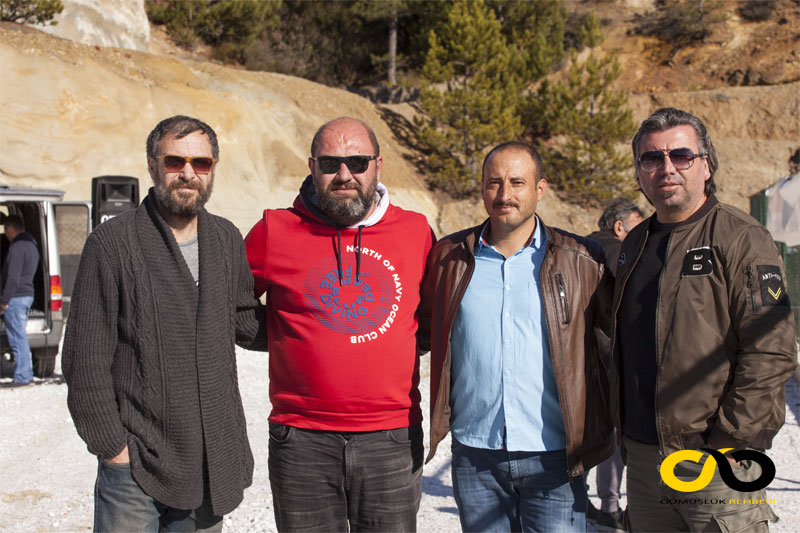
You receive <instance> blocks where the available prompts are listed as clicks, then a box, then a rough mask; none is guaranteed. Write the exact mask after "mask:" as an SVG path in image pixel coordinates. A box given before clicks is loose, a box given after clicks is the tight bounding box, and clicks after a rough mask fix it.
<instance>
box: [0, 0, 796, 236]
mask: <svg viewBox="0 0 800 533" xmlns="http://www.w3.org/2000/svg"><path fill="white" fill-rule="evenodd" d="M570 2H571V6H572V7H576V8H577V7H581V6H583V7H582V8H586V6H584V4H583V3H582V2H579V1H578V0H570ZM64 4H65V11H64V13H62V15H60V16H59V18H58V20H59V24H58V25H57V26H53V27H51V28H48V29H47V31H48V32H53V33H56V34H58V35H61V36H64V37H65V38H67V39H70V40H64V39H60V38H57V37H54V36H51V35H45V34H43V33H42V32H40V31H38V30H36V29H31V28H27V27H24V26H18V25H14V24H8V23H2V24H0V76H2V79H3V88H2V91H0V105H2V108H3V113H2V115H0V147H2V150H0V183H8V184H21V185H32V186H38V187H51V188H60V189H63V190H65V191H67V195H66V198H67V199H71V200H79V199H88V198H89V196H90V191H89V184H90V180H91V178H92V177H93V176H99V175H104V174H112V175H113V174H122V175H132V176H136V177H138V178H139V179H140V182H141V187H142V191H143V192H144V191H146V189H147V188H148V187H149V185H150V178H149V177H148V175H147V171H146V160H145V150H144V144H145V139H146V137H147V134H148V133H149V131H150V130H151V129H152V127H153V126H154V125H155V124H156V123H157V122H158V121H159V120H161V119H162V118H165V117H167V116H171V115H175V114H188V115H192V116H196V117H198V118H201V119H203V120H205V121H206V122H208V123H209V124H211V125H212V127H214V128H215V129H216V130H217V132H218V134H219V138H220V148H221V160H220V164H219V167H218V173H217V183H216V187H215V189H214V195H213V197H212V200H211V202H210V204H209V208H210V210H212V211H213V212H215V213H218V214H220V215H222V216H225V217H227V218H230V219H231V220H233V222H234V223H235V224H237V226H238V227H239V228H240V229H241V230H242V231H243V232H246V231H247V230H248V229H249V228H250V226H252V224H253V223H254V222H255V220H257V219H258V218H259V217H260V215H261V211H262V210H263V209H264V208H266V207H283V206H287V205H290V204H291V202H292V201H293V199H294V197H295V195H296V191H297V188H298V186H299V184H300V182H301V180H302V179H303V177H304V176H306V175H307V173H308V169H307V165H306V160H307V157H308V151H309V144H310V142H311V138H312V136H313V134H314V131H315V130H316V128H317V127H318V126H319V125H320V124H322V123H323V122H325V121H327V120H329V119H331V118H334V117H336V116H340V115H351V116H355V117H357V118H360V119H362V120H364V121H366V122H367V123H369V124H371V125H372V126H373V127H374V128H375V130H376V133H377V135H378V137H379V140H380V142H381V148H382V150H381V151H382V154H383V156H384V171H383V181H384V182H385V183H386V184H387V186H388V187H389V189H390V192H391V195H392V199H393V201H394V202H395V203H396V204H398V205H400V206H402V207H405V208H408V209H414V210H417V211H421V212H423V213H425V214H426V215H427V216H428V219H429V220H430V221H431V224H432V226H433V227H434V229H435V230H436V231H437V232H438V233H439V234H440V235H442V234H446V233H449V232H452V231H455V230H458V229H461V228H463V227H466V226H467V225H471V224H475V223H477V222H478V221H480V220H482V219H483V218H484V216H485V212H484V210H483V206H482V204H481V202H480V200H479V199H475V200H473V201H459V202H454V201H452V200H448V199H446V198H444V197H441V196H434V195H433V194H431V192H430V191H429V190H428V189H427V187H426V185H425V183H424V181H423V179H422V178H421V177H420V176H419V174H418V173H417V171H416V170H415V168H414V166H412V165H411V164H410V163H409V160H411V159H413V158H414V157H413V156H414V154H412V153H411V152H410V151H409V148H407V147H406V145H404V144H402V143H401V142H400V141H399V140H398V138H400V137H402V136H403V135H402V133H401V132H399V131H398V132H393V130H392V129H391V128H392V127H395V128H396V124H393V125H391V126H390V124H391V122H392V121H391V120H388V119H387V117H390V116H391V115H392V114H393V111H391V110H389V108H391V107H392V106H386V107H385V108H381V107H377V106H376V105H375V104H373V103H371V102H370V101H368V100H366V99H364V98H361V97H359V96H356V95H354V94H352V93H348V92H345V91H342V90H338V89H333V88H329V87H325V86H322V85H319V84H316V83H312V82H309V81H305V80H302V79H297V78H292V77H290V76H284V75H279V74H271V73H264V72H247V71H242V70H239V69H235V68H230V67H223V66H219V65H216V64H213V63H210V62H208V61H205V60H202V59H198V58H196V57H191V56H188V55H187V54H186V53H184V52H182V51H177V50H175V49H173V48H172V47H171V46H170V45H169V43H168V42H166V40H164V39H162V38H160V37H159V35H160V33H159V31H158V30H157V29H154V31H153V33H152V34H151V32H150V27H149V25H148V23H147V19H146V16H145V14H144V4H143V0H132V1H130V2H127V3H125V6H122V7H120V6H119V4H118V3H115V2H111V1H110V0H65V2H64ZM784 4H786V2H782V3H780V5H781V6H783V5H784ZM652 5H653V3H652V0H617V1H616V2H603V3H599V4H592V6H594V7H598V8H602V9H603V10H604V11H603V12H602V13H601V16H604V17H609V19H610V20H612V22H613V24H611V25H610V26H608V27H607V30H608V37H607V39H606V41H605V44H604V46H607V47H608V48H614V49H619V51H620V53H621V55H620V58H621V61H622V64H623V76H622V78H621V80H620V86H621V87H624V88H625V89H627V90H629V91H631V92H633V93H634V94H633V96H631V99H630V106H631V107H632V109H633V111H634V118H635V120H636V121H637V122H638V121H641V120H643V119H644V118H646V117H647V116H648V115H649V114H650V113H651V112H652V111H654V110H655V109H657V108H658V107H662V106H675V107H680V108H683V109H687V110H689V111H691V112H693V113H695V114H696V115H698V116H699V117H701V118H702V119H703V120H704V121H705V122H706V124H707V125H708V127H709V129H710V131H711V135H712V138H713V140H714V144H715V146H716V148H717V151H718V154H719V159H720V168H719V170H718V174H717V177H716V178H715V180H716V182H717V185H718V190H719V193H718V195H719V197H720V198H721V199H722V200H723V201H726V202H729V203H732V204H734V205H736V206H737V207H739V208H741V209H743V210H745V211H748V210H749V202H748V198H749V196H750V195H752V194H754V193H756V192H758V191H759V190H761V189H763V188H764V187H766V186H767V185H769V184H771V183H773V182H775V181H776V180H777V179H779V178H781V177H782V176H785V175H787V174H789V170H790V167H789V158H790V157H791V156H792V154H794V153H795V152H796V151H797V150H798V149H800V82H797V81H794V82H791V80H792V79H796V76H795V73H797V72H800V68H799V67H798V52H797V47H796V41H792V42H794V43H795V45H794V46H791V43H789V41H787V39H789V40H791V39H790V38H791V37H792V35H794V38H795V39H796V35H797V27H798V21H800V14H799V13H798V11H797V10H796V9H794V10H792V9H786V10H785V13H783V15H782V16H784V18H786V22H784V23H780V24H778V25H777V26H775V25H774V24H773V29H774V31H773V34H772V37H771V39H766V38H763V36H764V35H768V34H769V32H770V31H771V30H770V27H769V25H768V23H764V24H761V25H752V24H745V23H744V22H742V21H740V20H737V19H736V17H735V16H732V17H730V18H729V19H728V20H727V21H726V23H725V25H724V27H722V28H721V32H722V33H723V34H725V35H728V34H730V35H729V37H730V39H727V38H726V37H725V35H722V36H721V37H720V42H716V43H711V44H709V45H708V46H706V47H704V48H702V49H697V50H687V51H686V52H685V53H683V55H679V56H677V57H676V61H675V63H674V64H673V65H672V66H665V65H662V64H659V63H657V62H655V57H654V56H653V51H652V50H653V48H652V46H653V42H644V40H643V39H642V38H640V37H635V36H634V37H629V36H628V29H629V28H630V27H631V25H632V24H633V22H632V21H633V19H634V18H635V15H636V14H637V13H644V12H647V11H649V10H650V9H652ZM787 5H788V4H787ZM590 7H591V6H590ZM787 28H788V30H792V28H793V29H794V30H793V31H794V34H791V31H789V33H788V34H787V33H786V32H787ZM726 39H727V40H726ZM80 43H85V44H80ZM720 43H722V44H720ZM787 43H789V44H788V45H787ZM108 46H114V47H116V48H108ZM126 48H127V49H126ZM144 50H149V51H150V52H152V53H144V52H142V51H144ZM714 54H717V55H716V56H715V55H714ZM715 57H717V58H718V59H714V58H715ZM734 57H739V58H741V59H740V60H741V64H738V63H737V64H733V63H732V61H733V59H732V58H734ZM714 61H716V62H717V63H719V65H722V66H724V69H723V68H722V66H719V67H718V68H717V67H713V68H712V67H711V66H709V65H712V64H713V63H714ZM684 63H686V64H685V65H684ZM731 68H733V69H735V68H739V69H745V70H746V69H748V68H750V69H751V70H752V69H761V70H764V69H768V70H770V72H771V71H773V70H775V71H776V72H777V71H780V72H781V73H782V76H783V77H782V78H780V79H779V80H778V81H779V82H780V83H781V84H779V85H773V86H766V85H761V86H754V87H729V86H728V82H726V81H725V80H724V79H723V78H724V76H723V77H720V76H721V74H720V73H722V74H724V73H723V72H722V70H725V69H731ZM776 69H777V70H776ZM712 71H713V72H716V74H714V76H716V78H714V76H711V74H709V73H711V72H712ZM717 71H719V72H717ZM701 72H704V73H705V74H703V76H704V77H703V76H701ZM726 72H727V70H726ZM793 76H794V77H793ZM692 80H694V81H696V82H697V83H698V84H699V87H707V88H706V89H705V90H699V91H697V90H692V91H690V89H696V88H697V87H694V86H692V83H694V81H692ZM715 80H716V81H715ZM761 83H764V81H763V79H762V82H761ZM667 87H671V88H672V89H671V90H670V91H668V92H665V90H664V89H665V88H667ZM400 106H401V107H402V106H408V104H400ZM394 111H395V112H397V109H394ZM412 112H413V111H412ZM620 148H621V149H623V150H629V147H627V146H621V147H620ZM634 180H635V177H634V174H633V169H631V182H632V183H633V182H634ZM640 203H641V204H642V205H646V201H645V200H644V199H643V198H641V199H640ZM538 211H539V213H540V214H541V215H542V217H543V218H544V220H545V221H546V222H548V223H549V224H552V225H557V226H561V227H564V228H565V229H568V230H570V231H574V232H576V233H580V234H587V233H589V232H591V231H593V230H594V229H595V225H596V221H597V218H598V216H599V210H598V209H586V208H581V207H576V206H573V205H568V204H564V203H563V202H561V201H560V200H559V198H558V196H557V194H556V193H555V192H554V191H553V190H550V191H548V193H547V195H546V196H545V199H544V201H543V202H541V203H540V204H539V208H538Z"/></svg>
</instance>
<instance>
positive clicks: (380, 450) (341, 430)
mask: <svg viewBox="0 0 800 533" xmlns="http://www.w3.org/2000/svg"><path fill="white" fill-rule="evenodd" d="M382 165H383V160H382V158H381V155H380V148H379V146H378V141H377V139H376V137H375V134H374V132H373V131H372V130H371V129H370V128H369V127H368V126H367V125H366V124H364V123H363V122H361V121H359V120H356V119H353V118H349V117H340V118H337V119H335V120H332V121H330V122H328V123H326V124H324V125H323V126H322V127H321V128H320V129H319V130H318V131H317V133H316V135H315V136H314V140H313V141H312V144H311V157H309V159H308V167H309V169H310V170H311V175H310V176H308V177H307V178H306V179H305V181H304V182H303V184H302V186H301V187H300V194H299V195H298V196H297V199H296V200H295V202H294V205H293V206H292V207H291V208H288V209H267V210H265V211H264V216H263V217H262V219H261V220H260V221H259V222H258V223H257V224H256V225H255V226H254V227H253V229H251V230H250V233H249V234H248V235H247V238H246V239H245V243H246V247H247V257H248V260H249V262H250V269H251V270H252V272H253V276H254V278H255V288H256V296H258V297H260V296H261V295H262V294H264V293H266V301H267V319H266V320H267V332H268V337H269V341H268V342H269V377H270V386H269V396H270V401H271V403H272V413H271V414H270V417H269V421H270V424H269V426H270V430H269V431H270V439H269V477H270V484H271V487H272V495H273V501H274V505H275V520H276V523H277V526H278V529H279V530H280V531H293V530H299V529H304V530H327V531H346V530H347V529H348V525H349V528H350V529H351V530H362V531H363V530H376V531H378V530H379V531H414V530H416V514H417V510H418V508H419V501H420V496H421V475H422V458H423V442H422V438H423V434H422V427H421V422H422V412H421V410H420V406H419V402H420V394H419V390H418V384H419V353H420V350H421V346H420V345H419V344H418V342H417V338H416V335H417V329H418V328H417V325H418V323H417V307H418V305H419V302H420V290H419V289H420V284H421V282H422V278H423V276H424V271H425V260H426V258H427V255H428V251H429V250H430V249H431V246H432V245H433V242H434V240H435V238H434V236H433V232H432V231H431V229H430V226H429V225H428V222H427V220H426V219H425V217H424V216H423V215H421V214H419V213H414V212H410V211H405V210H403V209H401V208H399V207H396V206H394V205H391V204H390V203H389V191H388V190H387V189H386V187H385V186H384V185H383V184H382V183H381V182H380V176H381V167H382ZM420 341H421V342H422V343H423V344H427V343H426V342H425V339H420Z"/></svg>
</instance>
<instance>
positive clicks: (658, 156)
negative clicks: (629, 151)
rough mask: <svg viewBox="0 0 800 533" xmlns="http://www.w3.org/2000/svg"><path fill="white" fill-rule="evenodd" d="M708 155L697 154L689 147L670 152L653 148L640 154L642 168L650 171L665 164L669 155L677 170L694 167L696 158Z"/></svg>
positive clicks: (703, 153)
mask: <svg viewBox="0 0 800 533" xmlns="http://www.w3.org/2000/svg"><path fill="white" fill-rule="evenodd" d="M706 155H708V154H706V153H705V152H701V153H699V154H695V153H694V152H692V151H691V150H690V149H688V148H676V149H674V150H669V151H668V152H667V151H662V150H652V151H650V152H645V153H643V154H642V155H640V156H639V166H640V167H642V170H644V171H647V172H650V171H651V170H655V169H657V168H659V167H661V165H663V164H664V159H665V158H666V157H667V156H669V160H670V161H671V162H672V166H673V167H675V169H676V170H686V169H687V168H691V167H692V164H693V163H694V160H695V158H697V157H705V156H706Z"/></svg>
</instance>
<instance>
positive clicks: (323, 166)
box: [311, 155, 378, 174]
mask: <svg viewBox="0 0 800 533" xmlns="http://www.w3.org/2000/svg"><path fill="white" fill-rule="evenodd" d="M311 159H313V160H314V161H316V162H317V164H318V165H319V168H320V170H322V171H323V172H324V173H325V174H333V173H335V172H338V171H339V167H341V166H342V163H344V164H345V165H347V169H348V170H349V171H350V172H352V173H353V174H361V173H362V172H366V171H367V168H369V162H370V161H372V160H373V159H378V156H377V155H351V156H347V157H337V156H335V155H321V156H319V157H312V158H311Z"/></svg>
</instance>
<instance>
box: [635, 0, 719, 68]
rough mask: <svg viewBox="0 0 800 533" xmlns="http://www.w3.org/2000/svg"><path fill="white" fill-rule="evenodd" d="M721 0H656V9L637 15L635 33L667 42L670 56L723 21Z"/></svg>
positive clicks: (703, 36) (697, 39) (701, 39)
mask: <svg viewBox="0 0 800 533" xmlns="http://www.w3.org/2000/svg"><path fill="white" fill-rule="evenodd" d="M724 6H725V2H724V0H657V1H656V11H655V12H651V13H647V14H646V15H644V16H642V15H637V20H638V26H637V29H636V31H637V33H639V34H640V35H645V36H652V37H656V38H658V39H660V40H661V41H664V42H666V43H669V44H670V46H671V47H672V55H673V56H674V55H675V53H676V52H678V51H679V50H681V49H683V48H685V47H686V46H688V45H690V44H691V43H693V42H696V41H703V40H705V39H706V37H708V36H709V35H710V34H711V31H712V30H713V27H714V25H715V24H718V23H720V22H722V21H724V20H725V19H726V18H727V16H726V14H725V13H723V7H724Z"/></svg>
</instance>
